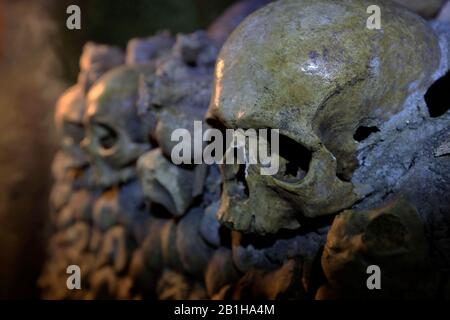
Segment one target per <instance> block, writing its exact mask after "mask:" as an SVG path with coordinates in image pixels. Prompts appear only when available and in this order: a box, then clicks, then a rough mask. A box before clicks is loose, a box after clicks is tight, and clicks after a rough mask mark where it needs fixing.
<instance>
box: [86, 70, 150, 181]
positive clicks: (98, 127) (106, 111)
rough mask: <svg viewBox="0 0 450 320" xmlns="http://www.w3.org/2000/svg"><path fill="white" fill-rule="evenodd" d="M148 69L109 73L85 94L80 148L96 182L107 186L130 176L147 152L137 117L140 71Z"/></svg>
mask: <svg viewBox="0 0 450 320" xmlns="http://www.w3.org/2000/svg"><path fill="white" fill-rule="evenodd" d="M152 71H153V67H152V66H150V65H149V66H145V67H140V68H139V69H138V68H137V67H130V66H122V67H118V68H116V69H114V70H111V71H110V72H108V73H107V74H105V75H104V76H103V77H101V78H100V79H99V80H98V82H97V83H96V84H95V85H94V86H93V87H92V89H91V90H90V91H89V94H88V102H87V111H86V116H85V125H86V138H85V139H84V140H83V141H82V146H83V147H84V148H85V149H86V151H87V152H88V154H89V156H90V158H91V164H92V166H93V169H94V174H95V175H96V178H97V183H98V185H100V186H104V187H107V186H111V185H114V184H117V183H120V182H125V181H127V180H130V179H131V178H132V177H133V176H134V167H133V165H134V163H135V161H136V160H137V158H138V157H139V156H140V155H141V154H142V153H144V152H145V151H146V150H148V149H149V147H150V146H149V143H148V136H147V132H148V131H147V130H146V129H145V125H144V123H143V122H142V121H141V119H140V118H139V117H138V116H137V109H136V108H137V99H138V91H139V79H140V75H141V72H143V73H145V72H150V73H152Z"/></svg>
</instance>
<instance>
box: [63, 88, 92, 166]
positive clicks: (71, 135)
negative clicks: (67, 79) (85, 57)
mask: <svg viewBox="0 0 450 320" xmlns="http://www.w3.org/2000/svg"><path fill="white" fill-rule="evenodd" d="M84 111H85V101H84V93H83V90H82V88H81V86H80V85H74V86H72V87H70V88H69V89H67V91H66V92H64V93H63V94H62V95H61V97H60V98H59V99H58V101H57V103H56V110H55V125H56V131H57V134H58V138H59V140H60V141H61V149H62V150H63V152H64V153H65V154H67V155H68V156H69V158H70V160H71V167H72V168H80V167H83V166H84V165H86V164H87V159H86V155H85V154H84V152H83V150H82V149H81V147H80V142H81V140H83V138H84V125H83V116H84Z"/></svg>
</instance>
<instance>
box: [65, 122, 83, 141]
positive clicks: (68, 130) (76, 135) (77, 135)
mask: <svg viewBox="0 0 450 320" xmlns="http://www.w3.org/2000/svg"><path fill="white" fill-rule="evenodd" d="M64 134H65V135H68V136H69V137H71V138H72V139H73V142H74V143H75V144H79V143H80V142H81V140H83V139H84V126H83V124H81V123H77V122H70V121H67V122H65V123H64Z"/></svg>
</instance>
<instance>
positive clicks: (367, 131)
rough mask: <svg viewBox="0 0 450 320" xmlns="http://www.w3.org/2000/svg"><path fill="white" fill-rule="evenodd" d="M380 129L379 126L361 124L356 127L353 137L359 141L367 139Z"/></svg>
mask: <svg viewBox="0 0 450 320" xmlns="http://www.w3.org/2000/svg"><path fill="white" fill-rule="evenodd" d="M378 131H380V129H378V128H377V127H365V126H360V127H358V129H356V131H355V134H354V135H353V139H355V140H356V141H358V142H361V141H364V140H366V139H367V138H368V137H369V136H370V135H371V134H372V133H375V132H378Z"/></svg>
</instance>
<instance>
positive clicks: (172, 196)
mask: <svg viewBox="0 0 450 320" xmlns="http://www.w3.org/2000/svg"><path fill="white" fill-rule="evenodd" d="M137 170H138V174H139V177H140V180H141V184H142V189H143V191H144V194H145V196H146V197H148V199H149V200H151V201H153V202H155V203H158V204H160V205H162V206H164V208H166V209H167V210H168V211H169V212H170V213H171V214H173V215H174V216H181V215H183V214H184V213H185V212H186V210H187V209H188V208H189V206H190V205H191V204H192V202H193V200H194V190H193V186H194V185H195V181H194V180H195V174H194V170H190V169H185V168H180V167H177V166H175V165H174V164H172V163H171V162H170V160H168V159H167V158H166V157H164V155H163V154H162V151H161V149H160V148H157V149H154V150H152V151H149V152H147V153H145V154H144V155H142V156H141V157H140V158H139V160H138V163H137Z"/></svg>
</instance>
